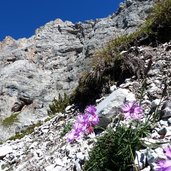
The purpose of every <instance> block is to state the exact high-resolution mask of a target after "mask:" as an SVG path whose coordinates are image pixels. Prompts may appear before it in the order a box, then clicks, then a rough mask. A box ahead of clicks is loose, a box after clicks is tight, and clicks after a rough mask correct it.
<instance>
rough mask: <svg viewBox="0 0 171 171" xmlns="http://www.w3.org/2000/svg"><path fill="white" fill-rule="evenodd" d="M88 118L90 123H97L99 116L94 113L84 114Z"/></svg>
mask: <svg viewBox="0 0 171 171" xmlns="http://www.w3.org/2000/svg"><path fill="white" fill-rule="evenodd" d="M86 115H87V118H88V122H89V123H90V124H91V125H97V124H98V123H99V117H98V115H96V114H86Z"/></svg>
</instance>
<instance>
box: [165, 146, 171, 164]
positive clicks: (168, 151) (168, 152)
mask: <svg viewBox="0 0 171 171" xmlns="http://www.w3.org/2000/svg"><path fill="white" fill-rule="evenodd" d="M164 152H165V154H166V156H167V158H168V159H171V147H170V146H168V147H166V148H164ZM170 162H171V161H170Z"/></svg>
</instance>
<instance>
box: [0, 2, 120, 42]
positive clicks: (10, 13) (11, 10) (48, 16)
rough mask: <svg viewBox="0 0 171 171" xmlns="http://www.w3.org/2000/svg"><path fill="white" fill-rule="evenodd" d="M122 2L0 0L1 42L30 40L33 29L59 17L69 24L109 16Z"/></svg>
mask: <svg viewBox="0 0 171 171" xmlns="http://www.w3.org/2000/svg"><path fill="white" fill-rule="evenodd" d="M122 1H123V0H1V2H0V41H1V40H3V39H4V37H5V36H7V35H9V36H12V37H13V38H15V39H18V38H22V37H30V36H31V35H33V34H34V31H35V29H36V28H38V27H40V26H42V25H44V24H45V23H47V22H49V21H51V20H55V19H56V18H61V19H62V20H64V21H65V20H69V21H72V22H74V23H75V22H78V21H84V20H88V19H95V18H102V17H106V16H108V15H110V14H112V13H113V12H114V11H116V9H117V8H118V6H119V3H120V2H122Z"/></svg>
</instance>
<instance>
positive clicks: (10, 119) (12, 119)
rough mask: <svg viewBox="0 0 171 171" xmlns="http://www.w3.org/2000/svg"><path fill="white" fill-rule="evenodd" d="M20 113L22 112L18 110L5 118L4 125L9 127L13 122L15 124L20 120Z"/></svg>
mask: <svg viewBox="0 0 171 171" xmlns="http://www.w3.org/2000/svg"><path fill="white" fill-rule="evenodd" d="M19 114H20V112H16V113H13V114H11V115H10V116H9V117H7V118H5V119H4V120H3V121H2V125H3V126H4V127H9V126H11V125H12V124H14V123H15V122H18V118H17V117H18V115H19Z"/></svg>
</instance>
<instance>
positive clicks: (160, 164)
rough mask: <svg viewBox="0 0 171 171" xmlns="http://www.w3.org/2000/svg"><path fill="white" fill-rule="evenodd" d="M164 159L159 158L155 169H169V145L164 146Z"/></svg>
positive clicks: (170, 161)
mask: <svg viewBox="0 0 171 171" xmlns="http://www.w3.org/2000/svg"><path fill="white" fill-rule="evenodd" d="M164 152H165V155H166V157H167V159H166V160H160V161H158V162H157V168H156V171H171V147H170V146H168V147H166V148H164Z"/></svg>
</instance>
